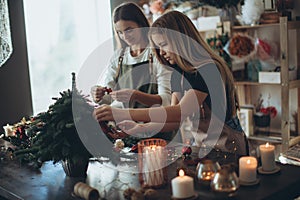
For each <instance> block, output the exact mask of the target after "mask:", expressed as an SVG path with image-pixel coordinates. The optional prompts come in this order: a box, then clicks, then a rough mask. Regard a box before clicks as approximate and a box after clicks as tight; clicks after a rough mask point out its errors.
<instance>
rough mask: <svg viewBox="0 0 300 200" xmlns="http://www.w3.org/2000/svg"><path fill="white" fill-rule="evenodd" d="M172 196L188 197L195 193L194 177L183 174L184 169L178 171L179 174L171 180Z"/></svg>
mask: <svg viewBox="0 0 300 200" xmlns="http://www.w3.org/2000/svg"><path fill="white" fill-rule="evenodd" d="M171 185H172V194H173V198H181V199H183V198H189V197H192V196H194V195H195V191H194V179H193V178H192V177H190V176H185V175H184V171H183V170H182V169H181V170H180V171H179V176H177V177H175V178H173V179H172V181H171Z"/></svg>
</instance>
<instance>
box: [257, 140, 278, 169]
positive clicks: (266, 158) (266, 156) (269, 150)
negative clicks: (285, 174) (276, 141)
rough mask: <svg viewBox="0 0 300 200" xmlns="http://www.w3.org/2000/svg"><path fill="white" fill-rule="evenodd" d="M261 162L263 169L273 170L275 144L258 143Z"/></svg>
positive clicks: (274, 165)
mask: <svg viewBox="0 0 300 200" xmlns="http://www.w3.org/2000/svg"><path fill="white" fill-rule="evenodd" d="M259 151H260V157H261V164H262V170H263V171H273V170H274V169H275V167H276V164H275V152H274V151H275V146H274V145H271V144H269V143H266V144H265V145H264V144H262V145H259Z"/></svg>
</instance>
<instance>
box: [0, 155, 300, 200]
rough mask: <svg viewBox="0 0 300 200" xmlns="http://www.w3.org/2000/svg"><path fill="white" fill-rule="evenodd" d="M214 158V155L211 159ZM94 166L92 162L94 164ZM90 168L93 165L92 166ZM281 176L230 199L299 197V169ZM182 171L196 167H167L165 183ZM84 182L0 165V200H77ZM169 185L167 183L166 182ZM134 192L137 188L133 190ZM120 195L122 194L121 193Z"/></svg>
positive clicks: (56, 171) (57, 172)
mask: <svg viewBox="0 0 300 200" xmlns="http://www.w3.org/2000/svg"><path fill="white" fill-rule="evenodd" d="M212 156H214V155H212ZM93 162H95V161H93ZM91 165H92V162H91ZM278 165H279V166H280V168H281V170H280V172H279V173H277V174H273V175H260V174H258V178H259V179H260V183H259V184H258V185H256V186H251V187H249V186H248V187H245V186H241V187H240V188H239V189H238V191H237V193H236V195H235V196H234V197H232V198H231V199H255V200H258V199H285V200H286V199H294V198H295V197H297V196H300V167H297V166H292V165H282V164H278ZM181 167H185V168H187V169H188V171H190V172H194V171H195V168H196V166H195V165H193V166H187V165H186V163H185V162H183V161H182V159H181V158H180V159H178V160H177V161H176V162H175V163H173V164H172V165H170V166H168V179H169V180H171V179H172V178H174V177H175V176H176V171H177V169H178V168H181ZM78 181H83V182H84V181H85V178H70V177H67V176H65V174H64V171H63V169H62V167H61V165H60V164H57V165H53V164H52V163H51V162H50V163H45V165H44V166H43V167H42V168H41V169H40V170H39V171H36V170H33V169H31V168H30V167H28V166H26V165H22V166H21V165H20V164H19V163H18V162H17V161H11V160H5V159H4V160H3V159H2V160H1V161H0V199H1V197H5V198H6V199H12V200H15V199H28V200H40V199H49V200H50V199H51V200H52V199H59V200H60V199H66V200H68V199H70V200H71V199H79V198H77V197H74V196H73V195H72V191H73V187H74V185H75V183H77V182H78ZM169 183H170V181H169ZM169 183H168V184H167V185H166V186H164V187H163V188H161V189H158V192H159V193H160V196H161V199H170V197H171V188H170V184H169ZM135 189H136V188H135ZM195 189H196V191H197V193H198V194H199V199H218V196H216V195H215V193H213V192H212V191H211V190H210V189H209V188H205V187H202V186H201V185H199V184H198V183H197V182H196V181H195ZM120 194H121V193H120Z"/></svg>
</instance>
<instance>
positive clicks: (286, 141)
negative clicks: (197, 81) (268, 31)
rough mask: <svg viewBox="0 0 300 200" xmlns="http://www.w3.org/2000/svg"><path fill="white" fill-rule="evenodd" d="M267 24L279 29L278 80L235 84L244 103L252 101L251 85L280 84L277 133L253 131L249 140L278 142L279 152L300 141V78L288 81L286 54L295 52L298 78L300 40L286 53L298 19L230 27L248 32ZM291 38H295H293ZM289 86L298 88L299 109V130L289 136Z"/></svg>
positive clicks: (299, 32)
mask: <svg viewBox="0 0 300 200" xmlns="http://www.w3.org/2000/svg"><path fill="white" fill-rule="evenodd" d="M266 27H275V28H276V29H278V31H279V32H280V65H281V74H280V76H281V83H258V82H250V81H237V82H236V83H235V84H236V86H237V87H238V88H239V91H242V94H240V98H241V97H242V98H243V102H244V103H245V104H251V103H252V104H253V102H251V100H250V97H251V88H252V87H260V86H263V85H271V86H279V87H280V88H281V129H280V133H275V134H274V136H273V135H272V134H271V135H267V136H261V135H260V134H255V133H254V135H253V136H250V137H249V139H252V140H260V141H266V142H272V143H281V144H282V151H285V150H287V149H288V148H289V147H290V146H292V145H294V144H295V143H299V142H300V136H299V135H300V134H299V133H300V130H299V126H300V113H299V111H300V80H293V81H289V71H288V70H289V69H288V68H289V57H290V55H291V54H292V53H295V55H296V67H297V77H298V79H299V77H300V76H299V72H300V39H298V38H295V42H296V52H289V44H288V41H289V39H291V38H289V31H290V30H293V29H294V30H296V36H299V35H300V21H288V20H287V17H280V22H279V23H276V24H263V25H255V26H233V27H231V32H232V33H233V32H245V31H246V32H247V31H251V30H255V29H260V28H266ZM293 40H294V38H293ZM290 89H297V95H298V97H297V98H298V99H297V101H296V102H297V110H298V112H297V113H298V117H297V121H298V122H297V123H298V129H297V130H296V133H298V134H297V135H296V136H294V137H291V134H290V133H291V131H290V126H291V124H290V123H291V120H290V112H289V107H290V96H289V91H290Z"/></svg>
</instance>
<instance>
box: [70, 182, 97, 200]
mask: <svg viewBox="0 0 300 200" xmlns="http://www.w3.org/2000/svg"><path fill="white" fill-rule="evenodd" d="M74 193H75V195H76V196H78V197H81V198H84V199H86V200H98V199H99V197H100V196H99V192H98V190H96V189H95V188H93V187H90V186H89V185H87V184H85V183H83V182H78V183H76V184H75V186H74Z"/></svg>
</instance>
